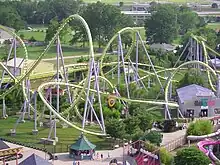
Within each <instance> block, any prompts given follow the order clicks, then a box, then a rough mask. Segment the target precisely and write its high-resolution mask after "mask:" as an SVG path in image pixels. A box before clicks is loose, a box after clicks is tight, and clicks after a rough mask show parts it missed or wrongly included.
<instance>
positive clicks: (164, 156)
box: [159, 148, 173, 165]
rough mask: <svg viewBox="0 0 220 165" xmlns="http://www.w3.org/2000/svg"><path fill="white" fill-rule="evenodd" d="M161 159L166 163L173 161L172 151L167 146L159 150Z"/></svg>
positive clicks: (166, 164) (165, 164)
mask: <svg viewBox="0 0 220 165" xmlns="http://www.w3.org/2000/svg"><path fill="white" fill-rule="evenodd" d="M159 154H160V160H161V162H162V163H163V164H164V165H171V164H172V162H173V156H172V155H171V153H170V152H168V151H167V150H166V148H160V151H159Z"/></svg>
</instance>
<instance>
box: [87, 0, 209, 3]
mask: <svg viewBox="0 0 220 165" xmlns="http://www.w3.org/2000/svg"><path fill="white" fill-rule="evenodd" d="M84 1H85V2H87V3H95V2H97V1H98V0H84ZM100 1H101V2H102V3H110V4H118V3H119V2H120V0H100ZM121 1H122V2H124V3H125V4H133V3H134V2H137V3H144V2H152V1H153V0H136V1H135V0H121ZM157 2H175V3H189V2H196V3H202V4H207V3H209V1H208V0H191V1H189V0H158V1H157Z"/></svg>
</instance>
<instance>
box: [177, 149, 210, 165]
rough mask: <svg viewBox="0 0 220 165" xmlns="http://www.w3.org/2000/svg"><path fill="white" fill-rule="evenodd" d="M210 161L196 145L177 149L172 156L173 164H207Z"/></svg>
mask: <svg viewBox="0 0 220 165" xmlns="http://www.w3.org/2000/svg"><path fill="white" fill-rule="evenodd" d="M210 163H211V161H210V160H209V158H208V157H207V156H206V155H205V154H204V153H203V152H202V151H200V150H199V149H198V148H196V147H189V148H184V149H182V150H179V151H177V153H176V156H175V157H174V164H175V165H186V164H187V165H200V164H201V165H208V164H210Z"/></svg>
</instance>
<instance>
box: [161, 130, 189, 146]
mask: <svg viewBox="0 0 220 165" xmlns="http://www.w3.org/2000/svg"><path fill="white" fill-rule="evenodd" d="M185 134H186V129H183V130H179V131H176V132H171V133H163V140H162V143H161V145H166V144H168V143H170V142H172V141H174V140H176V139H178V138H180V137H182V136H183V135H185Z"/></svg>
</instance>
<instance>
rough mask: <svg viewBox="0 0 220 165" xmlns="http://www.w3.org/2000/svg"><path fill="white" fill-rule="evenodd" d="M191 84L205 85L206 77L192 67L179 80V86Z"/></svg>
mask: <svg viewBox="0 0 220 165" xmlns="http://www.w3.org/2000/svg"><path fill="white" fill-rule="evenodd" d="M191 84H197V85H201V86H205V82H204V77H203V76H201V75H200V74H198V71H197V70H196V69H190V70H189V71H188V72H187V73H186V74H185V75H184V77H183V78H182V79H181V80H180V81H179V84H178V87H179V88H181V87H184V86H187V85H191Z"/></svg>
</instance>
